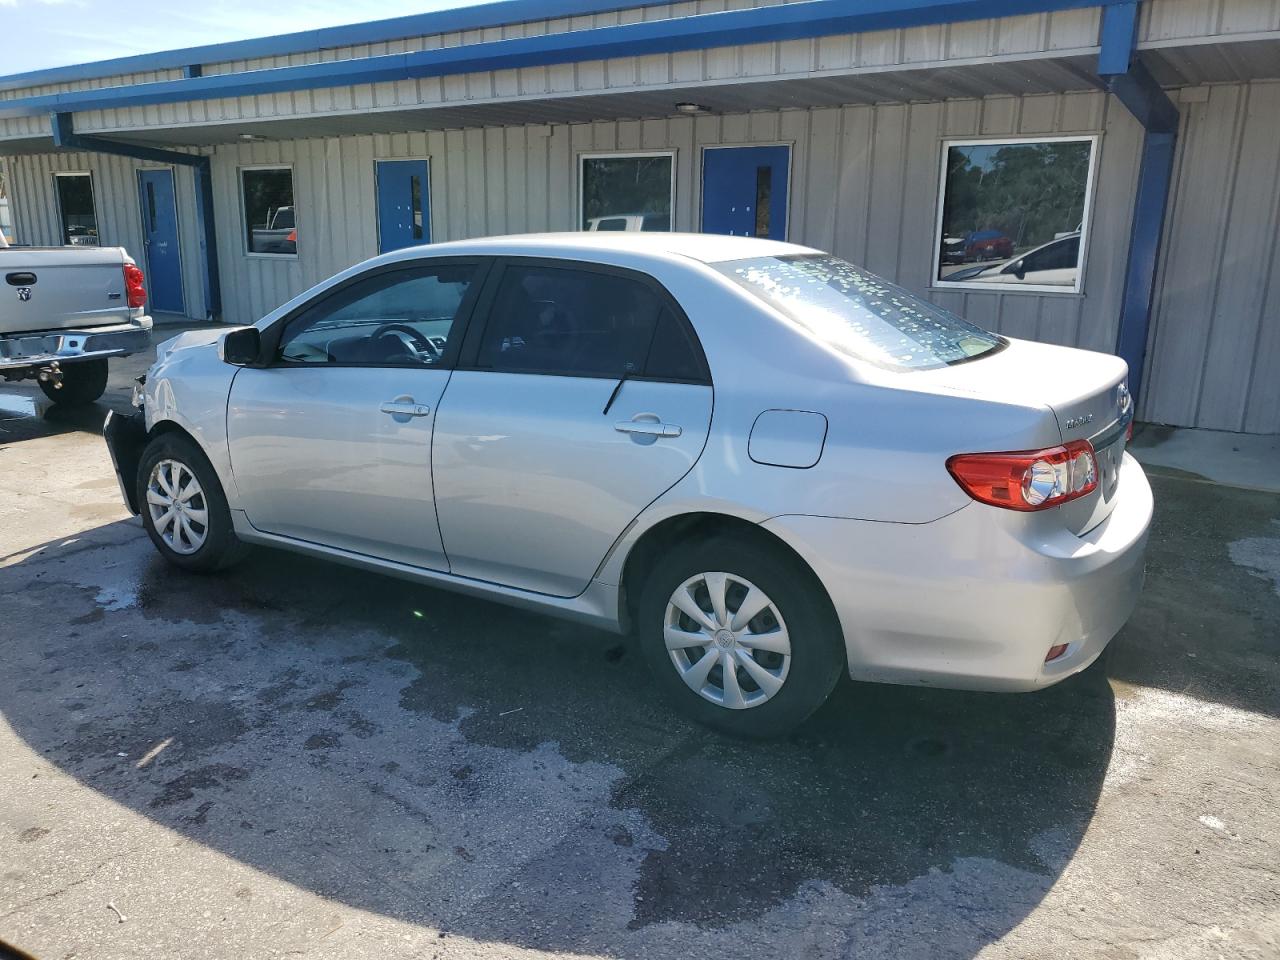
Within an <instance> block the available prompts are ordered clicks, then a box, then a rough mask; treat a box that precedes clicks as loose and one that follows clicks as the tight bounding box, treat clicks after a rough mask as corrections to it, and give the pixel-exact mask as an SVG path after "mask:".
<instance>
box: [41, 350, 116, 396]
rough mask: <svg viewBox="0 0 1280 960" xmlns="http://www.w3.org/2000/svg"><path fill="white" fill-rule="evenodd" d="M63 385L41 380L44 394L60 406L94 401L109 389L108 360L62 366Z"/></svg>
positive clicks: (87, 361) (85, 361)
mask: <svg viewBox="0 0 1280 960" xmlns="http://www.w3.org/2000/svg"><path fill="white" fill-rule="evenodd" d="M61 372H62V385H61V386H59V387H55V386H54V385H53V383H51V382H50V381H48V380H41V381H40V389H41V390H43V391H44V395H45V396H46V397H48V398H49V399H50V400H52V401H53V402H54V403H56V404H58V406H60V407H80V406H84V405H85V404H87V403H93V402H94V401H95V400H97V399H98V398H99V397H100V396H102V395H103V393H105V392H106V389H107V361H106V360H84V361H81V362H80V363H69V364H67V365H66V366H65V367H62V368H61Z"/></svg>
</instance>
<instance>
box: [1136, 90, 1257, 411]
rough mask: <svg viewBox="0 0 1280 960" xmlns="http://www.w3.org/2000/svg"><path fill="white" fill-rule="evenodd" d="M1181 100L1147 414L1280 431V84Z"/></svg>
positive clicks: (1150, 359) (1150, 355) (1150, 356)
mask: <svg viewBox="0 0 1280 960" xmlns="http://www.w3.org/2000/svg"><path fill="white" fill-rule="evenodd" d="M1203 93H1204V94H1206V96H1205V99H1203V100H1201V101H1200V102H1184V103H1182V104H1181V105H1180V106H1181V109H1182V131H1181V134H1180V140H1179V143H1180V149H1179V159H1178V168H1177V170H1176V174H1175V176H1176V179H1175V182H1174V196H1173V205H1172V208H1171V210H1170V215H1169V221H1168V225H1167V229H1166V239H1165V244H1164V254H1163V262H1162V265H1161V270H1160V281H1159V300H1158V304H1157V311H1156V315H1155V323H1154V326H1153V329H1152V337H1151V347H1150V349H1149V350H1148V354H1147V366H1148V370H1149V373H1148V374H1147V387H1146V394H1147V397H1146V402H1145V404H1144V407H1143V410H1144V412H1145V414H1146V417H1147V418H1148V419H1150V420H1153V421H1156V422H1159V423H1169V424H1174V425H1177V426H1194V427H1208V428H1211V429H1216V430H1243V431H1246V432H1249V433H1276V432H1280V237H1278V234H1280V82H1275V81H1260V82H1257V83H1252V84H1241V85H1234V86H1214V87H1210V88H1208V89H1207V90H1204V91H1203Z"/></svg>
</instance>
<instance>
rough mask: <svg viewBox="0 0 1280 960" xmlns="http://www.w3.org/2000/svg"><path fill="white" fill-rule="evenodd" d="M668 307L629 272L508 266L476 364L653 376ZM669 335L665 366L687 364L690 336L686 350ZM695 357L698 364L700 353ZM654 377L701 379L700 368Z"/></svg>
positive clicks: (568, 372) (598, 374)
mask: <svg viewBox="0 0 1280 960" xmlns="http://www.w3.org/2000/svg"><path fill="white" fill-rule="evenodd" d="M667 313H668V311H667V310H666V309H665V308H664V306H663V304H662V303H661V301H660V300H659V298H658V294H657V293H656V292H655V291H654V290H653V289H652V288H651V287H650V286H648V285H647V284H644V283H641V282H640V281H638V280H632V279H630V278H628V277H621V276H617V275H615V274H608V273H595V272H589V271H583V270H573V269H562V268H557V267H508V268H507V269H506V270H505V271H504V273H503V275H502V281H501V284H500V285H499V288H498V292H497V296H496V297H495V298H494V303H493V307H492V308H491V310H490V315H489V321H488V324H487V325H486V328H485V332H484V338H483V340H482V341H481V343H480V351H479V356H478V357H477V359H476V362H477V365H478V366H480V367H482V368H486V369H492V370H506V371H511V372H525V373H546V374H558V375H564V376H587V377H620V376H622V374H623V373H626V372H631V373H634V374H637V375H640V374H646V373H648V372H649V371H648V370H647V369H646V365H645V361H646V359H647V358H648V357H649V356H650V346H651V345H652V344H653V343H654V341H655V339H656V338H655V332H656V331H657V330H658V329H659V328H664V329H665V326H666V322H665V321H664V322H663V323H659V317H660V316H661V315H664V314H667ZM671 319H672V321H674V319H675V318H674V317H673V318H671ZM662 340H663V344H664V346H662V352H663V356H664V361H663V364H662V368H663V369H664V370H665V371H669V370H673V369H684V368H688V366H689V363H690V354H691V351H692V347H691V346H690V345H689V344H688V343H687V342H686V343H685V344H684V347H683V349H682V348H681V345H680V344H679V342H678V340H677V339H676V334H673V333H664V335H663V338H662ZM693 356H694V357H696V354H694V355H693ZM693 363H694V365H695V366H696V365H697V361H696V359H694V360H693ZM682 365H683V366H682ZM652 375H654V376H671V377H673V378H675V379H696V378H700V373H697V372H695V374H694V375H693V376H690V377H685V376H682V375H679V374H675V373H668V372H663V373H654V374H652Z"/></svg>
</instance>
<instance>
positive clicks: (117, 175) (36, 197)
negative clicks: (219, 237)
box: [5, 153, 206, 320]
mask: <svg viewBox="0 0 1280 960" xmlns="http://www.w3.org/2000/svg"><path fill="white" fill-rule="evenodd" d="M5 162H6V163H7V165H8V168H9V176H10V184H11V190H12V194H13V208H14V209H13V214H14V232H15V234H16V235H17V238H18V242H19V243H25V244H33V245H55V246H56V245H57V244H60V243H61V242H62V237H61V234H60V232H59V227H58V204H57V200H56V198H55V196H54V192H53V175H54V173H55V172H68V173H69V172H86V171H87V172H89V173H92V174H93V200H94V206H95V208H96V210H97V214H98V235H99V237H100V238H101V241H102V244H103V246H111V247H124V248H125V249H126V250H128V251H129V254H130V255H131V256H132V257H133V258H134V260H136V261H137V262H138V263H139V264H140V265H141V266H142V267H143V270H144V271H145V270H146V256H145V252H144V250H143V246H142V210H141V205H140V201H139V196H138V175H137V171H138V170H143V169H158V168H159V165H158V164H146V163H138V162H137V161H134V160H129V159H127V158H125V157H111V156H106V155H103V154H90V153H57V154H33V155H30V156H17V157H7V158H5ZM174 188H175V191H176V195H177V205H178V231H179V242H180V245H181V248H182V289H183V297H184V300H185V301H186V305H187V311H186V312H187V316H189V317H194V318H197V319H201V320H203V319H204V317H205V313H206V308H205V298H204V280H203V274H202V272H201V263H202V258H201V254H200V241H201V235H200V231H199V230H198V229H197V224H196V215H195V211H196V194H195V183H194V178H193V176H192V172H191V170H190V169H189V168H187V167H176V168H174Z"/></svg>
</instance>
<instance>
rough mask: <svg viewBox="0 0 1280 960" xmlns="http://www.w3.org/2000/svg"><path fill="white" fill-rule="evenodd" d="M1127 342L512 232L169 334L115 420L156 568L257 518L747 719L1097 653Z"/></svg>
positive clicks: (1108, 579) (699, 254) (717, 713)
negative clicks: (849, 689)
mask: <svg viewBox="0 0 1280 960" xmlns="http://www.w3.org/2000/svg"><path fill="white" fill-rule="evenodd" d="M1126 373H1127V371H1126V367H1125V364H1124V362H1123V361H1122V360H1119V359H1117V358H1116V357H1113V356H1107V355H1104V354H1100V353H1091V352H1086V351H1082V350H1074V349H1068V348H1064V347H1056V346H1048V345H1045V344H1040V343H1031V342H1026V341H1021V340H1015V339H1012V338H1007V337H1001V336H997V335H995V334H993V333H989V332H988V331H986V330H983V329H981V328H979V327H977V326H975V325H973V324H971V323H968V322H966V321H965V320H963V319H961V318H960V317H957V316H955V315H953V314H951V313H948V312H946V311H944V310H941V309H939V308H937V307H935V306H933V305H931V304H929V303H927V302H925V301H923V300H921V299H919V298H917V297H916V296H914V295H913V294H911V293H909V292H907V291H906V290H903V289H901V288H899V287H896V286H894V285H893V284H890V283H887V282H885V281H884V280H881V279H879V278H878V277H876V276H873V275H872V274H869V273H867V272H866V271H864V270H861V269H859V268H858V267H856V266H853V265H851V264H849V263H846V262H845V261H843V260H840V259H838V258H836V257H833V256H829V255H827V254H825V253H822V252H820V251H817V250H812V249H807V248H804V247H798V246H794V245H790V244H784V243H776V242H772V241H765V240H754V239H747V238H735V237H717V236H700V235H692V234H654V233H638V234H624V233H594V234H563V235H555V236H531V237H511V238H496V239H486V240H475V241H463V242H457V243H444V244H438V245H435V246H430V247H418V248H413V249H409V250H402V251H398V252H396V253H392V254H388V255H385V256H381V257H378V258H376V259H374V260H370V261H368V262H367V263H363V264H360V265H359V266H356V267H353V268H351V269H349V270H347V271H345V272H343V273H341V274H339V275H337V276H335V277H333V278H331V279H329V280H327V281H325V282H324V283H321V284H320V285H319V286H317V287H315V288H314V289H312V290H310V291H308V292H307V293H304V294H303V295H301V296H299V297H298V298H296V299H294V300H293V301H291V302H289V303H287V304H285V305H284V306H282V307H280V308H279V309H278V310H275V311H274V312H272V313H270V314H269V315H267V316H266V317H264V318H262V320H260V321H259V322H258V323H256V324H255V325H253V326H250V327H242V328H238V329H232V330H225V329H223V330H201V331H193V332H189V333H184V334H182V335H181V336H178V337H176V338H175V339H172V340H169V341H168V342H166V343H164V344H162V345H161V346H160V348H159V350H158V353H157V359H156V362H155V365H154V366H152V368H151V369H150V371H149V372H148V374H147V377H146V379H145V386H144V387H142V388H140V390H139V395H138V397H137V398H136V399H135V402H136V403H137V404H138V405H139V406H140V407H141V410H140V411H139V412H138V413H137V414H136V415H134V416H132V417H120V416H116V415H113V416H112V417H111V418H110V419H109V420H108V424H107V429H106V433H107V439H108V444H109V446H110V447H111V450H112V456H113V459H114V461H115V463H116V469H117V472H118V474H119V477H120V482H121V489H122V492H123V494H124V497H125V499H126V500H127V502H128V503H129V505H130V507H131V508H132V509H133V511H134V512H135V513H140V514H141V517H142V522H143V524H144V526H145V528H146V530H147V533H148V534H149V535H150V537H151V539H152V541H153V542H154V543H155V546H156V548H157V549H158V550H159V551H160V553H161V554H162V555H163V556H164V557H165V558H166V559H167V560H169V561H170V562H171V563H173V564H175V565H177V566H179V567H182V568H185V569H188V570H198V571H210V570H216V569H219V568H222V567H225V566H227V565H228V564H230V563H232V562H233V561H235V560H236V559H237V558H238V557H240V556H241V555H242V553H243V552H244V551H245V550H246V549H248V548H249V546H250V545H253V544H259V545H264V546H270V547H277V548H283V549H286V550H294V551H298V552H301V553H306V554H311V555H313V556H317V557H323V558H329V559H332V560H334V561H338V562H341V563H347V564H353V565H356V566H360V567H365V568H368V569H371V570H377V571H383V572H385V573H388V574H393V575H397V576H401V577H405V578H409V579H411V580H415V581H418V582H420V583H423V584H428V585H431V586H434V587H443V588H446V589H452V590H457V591H461V592H465V593H469V594H474V595H479V596H483V597H488V598H491V599H493V600H497V601H501V602H505V603H510V604H516V605H519V606H522V607H526V608H529V609H533V610H539V611H542V612H546V613H551V614H557V615H560V616H564V617H570V618H574V619H577V620H580V621H584V622H587V623H590V624H594V625H597V626H600V627H603V628H605V629H607V630H612V631H618V632H628V633H631V634H633V635H634V637H635V640H636V643H637V644H638V647H639V649H640V651H641V652H642V654H643V657H644V658H645V659H646V661H647V662H648V665H649V667H650V668H651V670H652V672H653V675H654V677H655V678H656V682H657V684H658V686H659V687H660V688H661V689H662V690H663V691H665V693H666V694H667V695H668V696H669V698H670V699H671V701H672V703H673V704H674V705H675V706H677V707H680V708H683V709H684V710H685V711H687V712H689V713H691V714H692V715H693V716H694V717H696V718H698V719H700V720H702V721H703V722H706V723H709V724H711V725H714V726H716V727H719V728H721V729H723V730H726V731H729V732H733V733H739V734H746V735H752V736H770V735H778V734H781V733H784V732H785V731H787V730H789V729H791V728H792V727H794V726H795V725H796V724H798V723H799V722H801V721H802V720H803V719H804V718H805V717H807V716H808V715H809V714H811V713H812V712H813V711H814V710H815V709H817V707H818V706H819V705H821V704H822V703H823V701H824V700H826V698H827V697H828V695H829V694H830V693H831V691H832V689H833V687H834V686H835V684H836V682H837V680H838V679H839V677H840V675H841V673H842V672H848V673H849V674H850V675H851V676H852V677H853V678H855V679H858V680H878V681H889V682H894V683H910V684H928V685H934V686H939V687H966V688H972V689H980V690H991V691H1025V690H1033V689H1036V688H1040V687H1044V686H1047V685H1049V684H1052V683H1055V682H1057V681H1059V680H1062V679H1064V678H1065V677H1068V676H1070V675H1072V674H1074V673H1076V672H1078V671H1080V670H1082V669H1084V668H1085V667H1086V666H1088V665H1089V664H1090V663H1091V662H1093V661H1094V660H1095V659H1096V658H1097V657H1098V655H1099V654H1100V653H1101V652H1102V650H1103V649H1104V648H1105V647H1106V645H1107V643H1108V642H1109V641H1110V640H1111V639H1112V637H1113V636H1114V635H1115V634H1116V633H1117V631H1119V630H1120V628H1121V626H1122V625H1123V624H1124V622H1125V620H1126V619H1127V618H1128V617H1129V615H1130V613H1131V612H1132V610H1133V608H1134V604H1135V602H1136V600H1137V597H1138V594H1139V591H1140V589H1141V585H1142V577H1143V554H1144V550H1145V546H1146V539H1147V527H1148V523H1149V521H1150V518H1151V511H1152V498H1151V490H1150V487H1149V486H1148V484H1147V480H1146V478H1145V476H1144V475H1143V472H1142V469H1141V468H1140V467H1139V465H1138V464H1137V462H1136V461H1135V460H1134V459H1133V458H1132V457H1131V456H1129V454H1127V453H1126V452H1125V445H1126V440H1127V437H1128V433H1129V428H1130V424H1131V421H1132V418H1133V403H1132V400H1131V398H1130V396H1129V391H1128V389H1127V386H1126V382H1125V379H1126ZM529 642H530V643H531V644H532V643H536V642H537V638H536V637H535V636H530V638H529ZM569 689H572V686H571V680H570V679H569V678H566V690H569Z"/></svg>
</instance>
